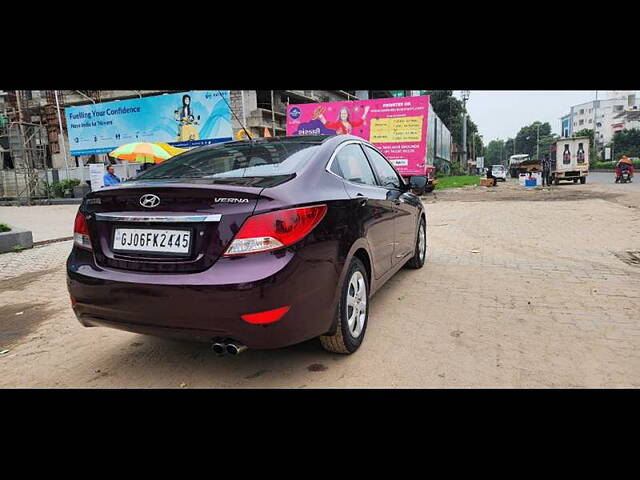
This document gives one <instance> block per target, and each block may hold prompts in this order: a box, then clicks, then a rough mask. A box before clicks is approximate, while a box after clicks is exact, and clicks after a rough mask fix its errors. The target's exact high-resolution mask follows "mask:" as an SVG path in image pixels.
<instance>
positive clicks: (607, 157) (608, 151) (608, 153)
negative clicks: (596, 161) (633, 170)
mask: <svg viewBox="0 0 640 480" xmlns="http://www.w3.org/2000/svg"><path fill="white" fill-rule="evenodd" d="M604 159H605V160H611V147H605V148H604Z"/></svg>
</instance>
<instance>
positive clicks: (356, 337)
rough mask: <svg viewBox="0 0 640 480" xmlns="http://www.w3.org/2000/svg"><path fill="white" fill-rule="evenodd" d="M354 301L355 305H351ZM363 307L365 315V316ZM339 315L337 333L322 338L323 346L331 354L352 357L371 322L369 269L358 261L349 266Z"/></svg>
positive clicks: (353, 261)
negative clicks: (362, 314) (362, 313)
mask: <svg viewBox="0 0 640 480" xmlns="http://www.w3.org/2000/svg"><path fill="white" fill-rule="evenodd" d="M354 301H355V302H356V304H355V305H349V304H350V303H352V302H354ZM363 307H364V310H365V311H364V316H361V315H360V313H361V309H362V308H363ZM356 308H357V309H356ZM336 314H337V316H338V318H337V321H336V331H335V333H334V334H333V335H322V336H321V337H320V344H321V345H322V348H324V349H325V350H327V351H329V352H333V353H342V354H346V355H349V354H351V353H353V352H355V351H356V350H357V349H358V348H359V347H360V345H361V344H362V340H363V339H364V334H365V332H366V330H367V322H368V320H369V280H368V277H367V269H366V268H365V266H364V264H363V263H362V262H361V261H360V259H358V258H354V259H353V260H351V264H350V265H349V270H348V271H347V275H346V276H345V278H344V283H343V285H342V289H341V292H340V302H339V303H338V308H337V312H336ZM350 319H352V321H351V323H350V322H349V320H350Z"/></svg>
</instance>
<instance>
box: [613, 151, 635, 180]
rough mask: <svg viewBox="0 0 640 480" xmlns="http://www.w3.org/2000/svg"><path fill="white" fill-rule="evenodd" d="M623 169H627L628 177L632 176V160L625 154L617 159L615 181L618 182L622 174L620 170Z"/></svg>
mask: <svg viewBox="0 0 640 480" xmlns="http://www.w3.org/2000/svg"><path fill="white" fill-rule="evenodd" d="M625 170H628V171H629V178H630V179H631V178H633V173H634V169H633V162H632V161H631V159H630V158H629V157H627V156H626V155H623V156H622V158H621V159H620V160H619V161H618V164H617V165H616V183H618V182H620V176H621V175H622V172H623V171H625Z"/></svg>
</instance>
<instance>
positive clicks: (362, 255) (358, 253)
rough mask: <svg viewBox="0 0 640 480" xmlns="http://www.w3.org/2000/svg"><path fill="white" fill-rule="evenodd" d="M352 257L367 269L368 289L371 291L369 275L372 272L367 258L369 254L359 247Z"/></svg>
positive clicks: (369, 260)
mask: <svg viewBox="0 0 640 480" xmlns="http://www.w3.org/2000/svg"><path fill="white" fill-rule="evenodd" d="M353 256H354V257H356V258H358V259H359V260H360V261H361V262H362V263H363V264H364V267H365V268H366V269H367V280H368V283H369V285H368V286H369V289H371V278H372V277H371V275H372V274H373V272H372V271H371V259H370V258H369V252H367V251H366V250H365V249H364V248H362V247H360V248H359V249H358V250H356V251H355V252H354V254H353Z"/></svg>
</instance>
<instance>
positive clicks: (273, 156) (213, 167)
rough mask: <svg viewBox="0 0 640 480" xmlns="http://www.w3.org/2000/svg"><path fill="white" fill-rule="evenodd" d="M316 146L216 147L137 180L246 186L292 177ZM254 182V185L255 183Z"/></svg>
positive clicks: (161, 166)
mask: <svg viewBox="0 0 640 480" xmlns="http://www.w3.org/2000/svg"><path fill="white" fill-rule="evenodd" d="M318 148H320V147H319V145H318V144H315V143H301V142H277V143H276V142H265V143H254V142H243V143H235V142H234V143H229V144H224V145H216V146H214V147H205V148H199V149H197V150H194V151H191V152H186V153H183V154H180V155H177V156H175V157H173V158H171V159H169V160H167V161H165V162H163V163H161V164H159V165H157V166H155V167H153V168H152V169H150V170H148V171H146V172H143V173H142V174H140V175H138V176H137V177H136V178H135V179H134V180H135V181H137V180H156V179H183V178H188V179H191V178H193V179H210V180H213V181H216V182H217V181H220V183H228V184H229V183H231V184H233V183H236V184H239V185H246V184H247V180H248V179H265V178H269V179H270V180H271V181H270V183H273V180H275V179H274V178H272V177H283V178H289V177H291V176H292V175H293V174H295V173H297V172H299V171H300V170H301V169H302V168H303V167H304V166H305V165H306V164H307V163H308V161H309V160H310V158H311V157H312V156H313V154H314V153H315V152H316V151H317V150H318ZM253 183H255V182H253Z"/></svg>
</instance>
